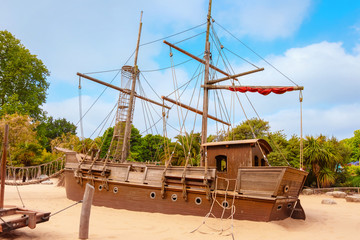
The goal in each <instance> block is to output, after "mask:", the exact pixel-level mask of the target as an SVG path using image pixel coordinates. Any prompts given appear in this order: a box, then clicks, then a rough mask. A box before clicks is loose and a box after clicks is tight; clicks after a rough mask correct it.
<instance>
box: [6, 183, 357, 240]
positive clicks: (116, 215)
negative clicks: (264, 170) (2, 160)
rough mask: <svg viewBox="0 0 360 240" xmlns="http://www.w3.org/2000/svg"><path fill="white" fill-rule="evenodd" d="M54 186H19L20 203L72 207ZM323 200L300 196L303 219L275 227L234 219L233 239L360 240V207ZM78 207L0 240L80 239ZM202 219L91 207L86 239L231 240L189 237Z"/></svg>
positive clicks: (207, 231)
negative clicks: (330, 203) (328, 203)
mask: <svg viewBox="0 0 360 240" xmlns="http://www.w3.org/2000/svg"><path fill="white" fill-rule="evenodd" d="M52 181H53V182H54V184H53V185H42V184H40V185H30V186H20V187H19V191H20V193H21V197H22V199H23V201H24V204H25V206H26V207H27V208H29V209H40V210H43V211H50V212H53V213H54V212H57V211H59V210H61V209H63V208H65V207H67V206H69V205H71V204H73V203H74V202H73V201H70V200H68V199H67V198H66V195H65V188H63V187H57V186H56V179H53V180H52ZM5 194H6V195H5V204H8V205H17V206H21V205H22V204H21V201H20V199H19V196H18V193H17V190H16V187H14V186H6V189H5ZM325 198H331V197H329V196H325V195H316V196H314V195H311V196H305V195H302V196H301V197H300V199H301V203H302V206H303V208H304V210H305V212H306V215H307V219H306V220H305V221H303V220H294V219H286V220H282V221H275V222H268V223H264V222H252V221H239V220H234V221H233V224H234V230H233V234H234V238H235V239H246V240H251V239H259V240H267V239H286V240H289V239H291V240H292V239H301V240H305V239H317V240H321V239H326V240H329V239H346V240H351V239H360V203H350V202H346V201H345V199H338V198H337V199H335V201H336V202H337V204H336V205H324V204H321V201H322V199H325ZM80 212H81V204H78V205H76V206H74V207H72V208H69V209H67V210H65V211H63V212H61V213H59V214H56V215H54V216H52V217H51V218H50V221H49V222H45V223H41V224H38V225H37V226H36V228H35V229H33V230H31V229H29V228H23V229H18V230H15V231H13V232H11V233H9V234H5V235H0V239H18V240H20V239H46V240H48V239H51V240H57V239H78V231H79V222H80ZM203 219H204V218H202V217H195V216H182V215H166V214H159V213H145V212H132V211H127V210H117V209H111V208H105V207H95V206H92V209H91V218H90V232H89V239H91V240H97V239H99V240H100V239H131V240H137V239H157V240H177V239H179V240H180V239H181V240H184V239H195V240H202V239H206V240H213V239H232V238H231V236H226V233H229V231H227V232H226V233H225V234H221V235H220V234H219V233H218V232H214V231H213V230H212V229H211V228H208V227H207V226H205V225H203V226H202V227H201V228H200V231H197V232H195V233H190V232H191V231H192V230H194V229H196V228H197V227H198V226H200V225H201V223H202V222H203ZM207 222H208V224H209V226H210V227H216V228H219V227H220V226H221V225H222V224H223V228H227V227H228V226H230V222H225V221H223V222H221V221H220V220H215V221H214V220H209V221H207Z"/></svg>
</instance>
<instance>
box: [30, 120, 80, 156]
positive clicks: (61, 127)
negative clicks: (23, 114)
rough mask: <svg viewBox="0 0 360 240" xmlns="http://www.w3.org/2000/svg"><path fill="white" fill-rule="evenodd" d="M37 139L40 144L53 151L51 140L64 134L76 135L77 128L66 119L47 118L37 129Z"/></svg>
mask: <svg viewBox="0 0 360 240" xmlns="http://www.w3.org/2000/svg"><path fill="white" fill-rule="evenodd" d="M36 132H37V138H38V140H39V143H40V144H41V145H42V146H43V147H44V148H46V150H47V151H50V150H51V145H50V142H51V140H53V139H55V138H57V137H60V136H61V135H62V134H66V133H71V134H76V126H75V125H74V124H73V123H71V122H68V121H67V120H66V119H65V118H59V119H55V120H54V118H53V117H46V118H45V119H44V120H43V121H42V122H41V123H40V124H39V125H38V126H37V128H36Z"/></svg>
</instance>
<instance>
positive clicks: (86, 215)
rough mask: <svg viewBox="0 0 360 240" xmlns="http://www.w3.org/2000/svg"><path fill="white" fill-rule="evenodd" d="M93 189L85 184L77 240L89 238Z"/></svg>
mask: <svg viewBox="0 0 360 240" xmlns="http://www.w3.org/2000/svg"><path fill="white" fill-rule="evenodd" d="M94 190H95V188H94V187H93V186H91V185H90V184H88V183H87V184H86V188H85V192H84V197H83V203H82V208H81V215H80V227H79V239H88V238H89V221H90V210H91V204H92V201H93V196H94Z"/></svg>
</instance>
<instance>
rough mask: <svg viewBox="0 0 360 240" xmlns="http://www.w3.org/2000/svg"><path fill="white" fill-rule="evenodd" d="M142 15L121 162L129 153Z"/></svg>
mask: <svg viewBox="0 0 360 240" xmlns="http://www.w3.org/2000/svg"><path fill="white" fill-rule="evenodd" d="M142 14H143V12H142V11H141V16H140V26H139V34H138V39H137V44H136V51H135V59H134V72H133V73H132V78H133V79H132V82H131V92H130V98H129V106H128V110H127V116H126V123H125V131H124V140H123V146H122V151H121V162H125V161H126V159H127V157H128V156H129V152H130V136H131V122H132V114H133V111H134V106H133V104H134V95H135V85H136V80H137V78H138V74H139V69H138V66H137V59H138V54H139V47H140V37H141V28H142Z"/></svg>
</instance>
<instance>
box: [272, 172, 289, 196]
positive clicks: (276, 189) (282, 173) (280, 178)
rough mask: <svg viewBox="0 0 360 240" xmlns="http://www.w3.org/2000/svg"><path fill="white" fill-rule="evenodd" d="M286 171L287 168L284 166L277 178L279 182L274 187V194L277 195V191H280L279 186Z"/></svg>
mask: <svg viewBox="0 0 360 240" xmlns="http://www.w3.org/2000/svg"><path fill="white" fill-rule="evenodd" d="M285 171H286V168H284V169H283V170H282V171H281V174H280V175H279V177H278V179H277V184H276V187H275V189H274V193H273V196H277V193H278V190H279V186H280V184H281V181H282V179H283V177H284V174H285Z"/></svg>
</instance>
